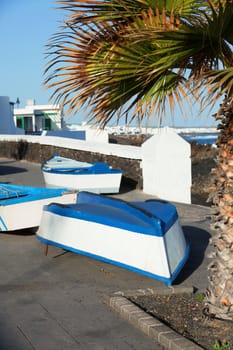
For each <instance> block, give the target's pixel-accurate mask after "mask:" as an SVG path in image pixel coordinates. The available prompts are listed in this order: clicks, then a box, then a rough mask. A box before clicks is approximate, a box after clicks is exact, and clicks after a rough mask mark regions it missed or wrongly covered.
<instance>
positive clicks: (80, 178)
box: [42, 170, 122, 193]
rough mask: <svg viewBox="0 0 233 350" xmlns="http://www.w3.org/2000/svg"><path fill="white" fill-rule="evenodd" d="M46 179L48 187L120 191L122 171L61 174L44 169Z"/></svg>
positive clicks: (109, 191) (103, 191) (100, 191)
mask: <svg viewBox="0 0 233 350" xmlns="http://www.w3.org/2000/svg"><path fill="white" fill-rule="evenodd" d="M42 172H43V176H44V181H45V184H46V186H47V187H53V188H59V187H67V188H70V189H76V190H79V191H89V192H92V193H118V192H119V189H120V184H121V177H122V174H121V173H116V174H114V173H113V174H88V175H78V174H72V173H69V174H65V173H62V174H59V173H54V172H49V171H44V170H42Z"/></svg>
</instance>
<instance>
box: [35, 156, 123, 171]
mask: <svg viewBox="0 0 233 350" xmlns="http://www.w3.org/2000/svg"><path fill="white" fill-rule="evenodd" d="M56 157H58V158H59V157H60V156H59V155H58V153H57V152H55V153H54V155H53V156H52V157H51V158H49V159H48V160H47V161H45V162H44V163H43V164H42V165H41V170H42V171H43V172H46V173H52V174H66V175H77V174H78V175H89V174H90V175H91V174H95V175H98V174H123V171H122V170H120V169H113V168H112V167H111V166H109V165H108V164H107V163H106V162H96V163H93V164H90V165H86V166H77V167H76V166H70V167H69V166H68V167H63V168H61V167H59V168H56V167H53V166H50V165H49V161H51V160H52V159H54V158H56ZM60 158H61V159H62V158H63V157H60ZM64 159H67V160H68V159H69V158H64ZM70 160H71V161H72V159H70ZM74 161H76V160H74ZM61 162H62V160H61ZM77 162H79V161H77ZM79 163H82V162H79ZM83 163H84V164H89V163H86V162H83Z"/></svg>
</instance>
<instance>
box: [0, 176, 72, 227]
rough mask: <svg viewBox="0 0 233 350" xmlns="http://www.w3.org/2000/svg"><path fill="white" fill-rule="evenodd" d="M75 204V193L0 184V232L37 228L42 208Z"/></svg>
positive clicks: (64, 189) (65, 189)
mask: <svg viewBox="0 0 233 350" xmlns="http://www.w3.org/2000/svg"><path fill="white" fill-rule="evenodd" d="M54 201H56V202H58V203H63V204H68V203H75V202H76V201H77V191H70V190H68V189H67V188H59V189H57V188H56V189H54V188H40V187H31V186H20V185H14V184H5V183H0V231H14V230H22V229H27V228H32V227H38V226H39V223H40V219H41V214H42V209H43V206H44V205H46V204H49V203H51V202H54Z"/></svg>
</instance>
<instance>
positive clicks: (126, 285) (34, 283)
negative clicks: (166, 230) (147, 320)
mask: <svg viewBox="0 0 233 350" xmlns="http://www.w3.org/2000/svg"><path fill="white" fill-rule="evenodd" d="M0 182H9V183H17V184H22V185H32V186H44V182H43V177H42V174H41V172H40V166H39V165H38V164H31V163H27V162H24V161H21V162H16V161H13V160H7V159H0ZM117 196H118V197H120V198H123V199H127V200H140V199H141V200H143V199H146V198H152V197H151V196H147V195H145V194H143V193H142V192H141V191H136V190H135V191H130V192H126V193H121V194H119V195H117ZM177 209H178V212H179V215H180V219H181V222H182V225H183V229H184V232H185V235H186V236H187V238H188V239H189V240H190V243H191V255H190V259H189V261H188V262H187V264H186V266H185V268H184V269H183V271H182V273H181V274H180V276H178V279H177V281H176V283H175V284H176V285H178V286H183V287H190V286H195V287H197V288H199V289H201V290H203V289H205V287H206V284H207V269H206V267H207V261H206V259H205V257H206V254H207V253H208V249H209V248H208V240H209V237H210V234H209V209H208V208H205V207H199V206H194V205H184V204H177ZM161 287H164V285H163V284H162V283H161V282H159V281H156V280H153V279H150V278H147V277H144V276H141V275H139V274H136V273H133V272H130V271H128V270H124V269H120V268H118V267H116V266H113V265H109V264H105V263H103V262H99V261H97V260H94V259H90V258H87V257H85V256H81V255H78V254H73V253H70V252H64V251H62V250H61V249H58V248H56V247H49V252H48V256H47V257H45V256H44V255H43V247H42V246H41V244H40V242H39V241H37V239H36V238H35V235H34V234H32V233H30V234H28V233H26V232H21V233H20V234H14V233H2V234H1V235H0V294H1V306H0V349H1V350H29V349H30V350H32V349H36V350H59V349H61V350H73V349H75V350H89V349H90V350H118V349H119V350H132V349H134V350H151V349H155V350H161V349H162V347H161V345H160V344H159V343H155V342H154V341H153V340H152V339H150V338H149V337H147V336H146V335H144V334H143V332H141V331H140V330H138V329H137V328H135V327H133V326H132V325H130V324H129V323H128V322H127V321H125V320H124V319H123V318H121V317H120V316H118V314H117V313H115V312H113V311H112V309H111V308H110V307H109V305H108V303H107V301H106V300H107V299H106V296H108V295H111V294H112V293H115V292H117V291H123V292H124V291H126V292H127V290H131V291H132V290H138V289H147V288H152V289H154V288H161Z"/></svg>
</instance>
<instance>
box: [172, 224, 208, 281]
mask: <svg viewBox="0 0 233 350" xmlns="http://www.w3.org/2000/svg"><path fill="white" fill-rule="evenodd" d="M182 229H183V232H184V235H185V238H186V240H187V241H188V242H189V245H190V254H189V258H188V260H187V262H186V264H185V265H184V267H183V269H182V270H181V272H180V273H179V275H178V276H177V278H176V280H175V281H174V284H180V283H182V282H183V281H184V280H186V279H187V278H188V277H189V276H190V275H192V274H193V272H194V271H195V270H197V269H198V267H199V266H200V265H201V264H202V262H203V260H204V255H205V251H206V249H207V247H208V244H209V239H210V237H211V235H210V233H209V232H207V231H206V230H203V229H201V228H199V227H194V226H183V227H182Z"/></svg>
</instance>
